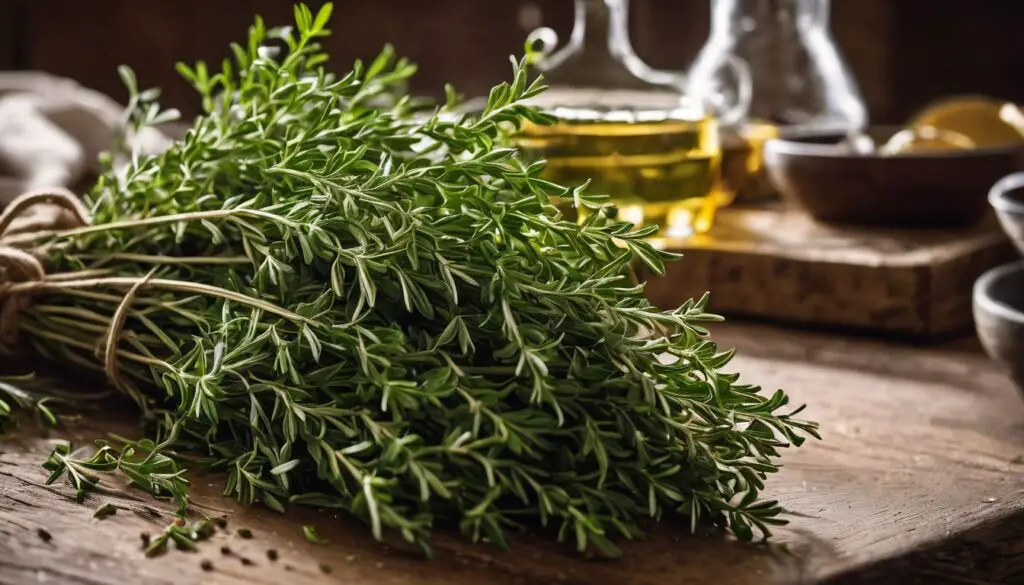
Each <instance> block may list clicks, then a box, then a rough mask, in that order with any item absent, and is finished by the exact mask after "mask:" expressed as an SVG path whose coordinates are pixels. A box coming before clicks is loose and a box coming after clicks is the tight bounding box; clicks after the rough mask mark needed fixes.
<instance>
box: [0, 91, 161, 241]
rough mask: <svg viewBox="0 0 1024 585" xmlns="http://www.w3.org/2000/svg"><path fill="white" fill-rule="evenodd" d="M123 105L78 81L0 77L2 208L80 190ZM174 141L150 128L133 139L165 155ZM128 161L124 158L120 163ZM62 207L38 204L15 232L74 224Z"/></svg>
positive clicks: (108, 144) (136, 145)
mask: <svg viewBox="0 0 1024 585" xmlns="http://www.w3.org/2000/svg"><path fill="white" fill-rule="evenodd" d="M123 115H124V113H123V107H122V106H121V105H120V104H118V103H117V102H116V101H114V100H112V99H110V98H109V97H107V96H105V95H103V94H101V93H99V92H96V91H93V90H90V89H88V88H85V87H82V86H81V85H79V84H77V83H76V82H74V81H72V80H69V79H65V78H61V77H55V76H52V75H48V74H45V73H39V72H22V71H17V72H0V208H2V207H5V206H7V205H8V204H9V203H10V202H11V201H12V200H13V199H14V198H15V197H17V196H18V195H20V194H22V193H24V192H25V191H29V190H38V189H48V188H56V187H65V188H69V189H72V190H74V189H76V188H77V187H79V186H80V184H81V183H82V182H83V181H84V180H86V179H87V178H88V177H90V176H91V175H94V174H95V173H96V172H97V171H98V170H99V169H98V162H97V161H98V158H99V154H100V153H101V152H103V151H105V150H109V149H111V148H113V147H114V144H115V139H116V136H117V134H118V132H119V130H120V128H121V125H122V122H121V121H122V116H123ZM170 141H171V138H170V137H168V136H167V135H165V134H164V133H162V132H160V131H158V130H155V129H146V130H145V131H143V132H140V133H139V134H138V135H135V136H132V137H131V138H130V140H129V142H130V147H131V148H132V149H136V150H138V151H139V152H141V153H156V152H160V151H161V150H163V149H164V148H166V147H167V145H168V144H170ZM119 162H120V164H123V160H122V161H119ZM69 221H70V218H68V217H67V216H66V215H65V213H64V212H63V211H62V208H61V207H59V206H56V205H52V204H44V205H37V206H35V207H33V208H32V209H31V210H28V211H26V213H25V214H24V215H22V216H21V217H19V218H18V219H17V220H16V221H15V223H14V224H12V226H11V228H10V229H9V230H8V232H7V233H8V234H10V233H16V232H25V231H29V230H38V229H51V228H60V227H66V226H68V225H70V224H69V223H68V222H69Z"/></svg>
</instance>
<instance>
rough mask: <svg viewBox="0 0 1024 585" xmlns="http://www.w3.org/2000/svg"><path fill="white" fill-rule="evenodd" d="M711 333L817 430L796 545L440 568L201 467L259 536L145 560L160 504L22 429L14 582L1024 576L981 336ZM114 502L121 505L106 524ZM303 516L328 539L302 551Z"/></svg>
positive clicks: (7, 537)
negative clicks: (71, 482)
mask: <svg viewBox="0 0 1024 585" xmlns="http://www.w3.org/2000/svg"><path fill="white" fill-rule="evenodd" d="M712 333H713V336H714V337H715V339H716V340H718V341H719V343H720V344H722V345H733V346H736V347H738V348H739V351H740V357H738V358H737V359H736V361H735V362H734V366H735V369H736V370H738V371H741V372H742V373H743V375H744V377H745V378H746V379H747V380H749V381H755V382H757V383H759V384H762V385H764V386H766V387H769V388H773V389H774V388H776V387H782V388H785V389H787V390H788V391H789V392H790V393H791V394H792V396H793V398H794V399H795V400H796V401H797V402H807V403H809V405H810V407H809V409H808V417H810V418H814V419H816V420H818V421H820V422H821V425H822V434H823V437H824V440H823V441H821V442H813V443H809V444H808V445H807V446H806V447H804V448H801V449H798V450H793V451H791V452H789V453H786V456H785V458H784V463H785V468H784V470H783V471H782V472H781V473H780V474H778V476H776V477H774V478H772V481H771V482H770V483H769V486H768V495H769V496H771V497H775V498H778V499H780V500H781V501H782V503H783V504H784V506H785V507H786V508H787V510H789V511H790V513H791V520H792V522H791V524H790V526H789V527H787V528H785V529H783V530H781V531H780V532H779V534H778V541H779V542H786V543H787V544H788V546H789V549H790V551H791V553H792V554H788V555H787V554H780V553H779V552H778V551H777V550H776V549H770V548H767V547H762V546H752V545H741V544H737V543H735V542H734V541H732V540H730V539H728V538H725V537H722V536H718V535H715V536H708V535H705V536H689V535H688V534H687V531H686V529H685V528H683V527H681V526H671V525H664V526H662V527H660V528H658V530H657V531H656V532H655V533H654V534H653V535H652V536H651V537H650V538H649V539H648V540H646V541H643V542H637V543H628V544H626V545H625V546H624V550H625V555H624V558H622V559H620V560H618V561H605V562H597V561H588V560H584V559H581V558H578V557H577V556H575V555H574V554H573V553H572V551H570V550H566V549H563V548H559V547H557V546H554V545H553V544H551V543H550V542H549V541H547V540H546V539H545V538H544V537H539V536H538V537H530V538H526V537H522V538H517V539H514V540H513V542H512V550H511V551H509V552H502V551H500V550H497V549H495V548H493V547H488V546H486V545H478V546H473V545H468V544H466V543H465V542H463V541H461V540H459V538H458V537H456V536H450V535H441V536H439V537H438V541H437V548H438V550H439V554H438V556H437V558H436V559H434V560H432V561H425V560H423V559H422V558H420V557H419V556H418V555H416V554H412V553H411V552H408V551H406V550H404V549H402V548H400V547H398V546H387V545H382V544H378V543H376V542H375V541H373V540H372V539H371V538H370V537H369V536H368V531H367V530H366V528H365V527H364V526H362V525H361V524H359V523H358V522H356V521H352V520H349V519H346V518H345V517H343V516H342V517H339V516H335V515H334V514H332V513H328V512H319V511H316V510H304V509H303V510H299V509H291V510H289V512H288V514H287V515H280V514H275V513H272V512H269V511H267V510H264V509H259V508H252V509H243V508H239V507H238V506H236V505H234V504H233V502H232V501H231V500H228V499H226V498H223V497H221V496H219V495H218V494H219V493H220V483H219V482H220V479H219V478H210V479H207V478H206V477H195V476H194V477H193V484H194V491H195V492H196V496H197V497H196V502H197V504H198V505H199V506H200V507H201V508H202V509H203V510H204V511H205V512H206V513H207V514H209V515H211V516H215V515H220V514H226V515H227V517H228V522H229V525H228V527H229V529H235V528H239V527H246V528H249V529H251V530H252V532H253V538H251V539H243V538H241V537H240V536H238V535H237V534H236V533H235V532H234V531H233V530H228V531H225V532H221V533H218V534H217V535H216V536H215V537H213V538H212V539H211V540H209V541H206V542H202V543H199V550H198V552H193V553H185V552H181V551H176V550H171V551H170V552H169V553H168V554H166V555H164V556H163V557H160V558H156V559H147V558H145V557H144V556H143V553H142V552H141V549H140V540H139V534H140V532H143V531H149V532H154V533H155V532H158V531H159V530H160V529H161V528H162V526H164V525H165V524H166V522H167V518H169V516H165V517H164V518H163V519H155V518H152V517H150V516H149V515H147V514H145V513H140V514H133V513H131V511H132V510H133V509H138V507H139V506H141V505H148V504H152V503H153V502H152V500H149V499H148V498H147V497H146V496H144V495H138V494H136V493H126V494H124V495H114V496H101V495H93V496H90V498H89V500H87V502H86V504H84V505H79V504H76V503H75V501H74V499H73V498H72V494H71V491H70V488H69V487H68V486H67V485H66V484H63V483H61V484H56V485H54V486H49V487H44V486H43V485H42V483H43V480H44V478H45V477H46V474H45V472H44V471H43V470H42V469H41V468H40V466H39V464H40V462H41V461H42V460H43V458H44V457H45V455H46V453H47V451H48V450H49V446H48V443H47V440H44V439H39V438H18V439H12V440H7V441H6V442H5V443H3V444H0V451H2V455H0V583H3V584H5V585H6V584H11V585H18V584H21V583H69V584H89V585H92V584H97V585H98V584H103V585H107V584H110V585H134V584H150V583H152V584H164V583H166V584H192V583H197V584H198V583H203V584H219V583H224V584H240V583H248V584H250V585H263V584H271V583H289V584H296V585H297V584H300V583H346V584H351V585H405V584H409V585H412V584H419V585H426V584H435V583H436V584H442V583H443V584H455V585H458V584H462V583H465V584H470V583H472V584H487V585H492V584H493V585H497V584H506V583H508V584H523V585H526V584H534V583H579V584H604V583H608V584H615V585H648V584H650V585H654V584H659V585H660V584H673V585H676V584H678V585H689V584H694V585H697V584H702V585H703V584H714V585H733V584H735V585H763V584H766V585H772V584H790V583H828V584H830V585H835V584H839V583H842V584H850V583H872V584H882V583H900V584H907V583H917V582H919V583H965V584H966V583H970V584H978V583H1014V582H1024V523H1022V520H1024V457H1022V456H1024V403H1022V401H1021V399H1020V398H1019V397H1018V394H1017V392H1016V391H1015V389H1014V388H1013V387H1012V386H1011V384H1010V383H1009V382H1008V381H1007V380H1006V379H1005V378H1004V376H1003V375H1002V374H1001V373H1000V372H999V371H997V369H996V368H995V367H994V366H993V364H992V363H990V362H989V361H988V360H987V359H986V358H985V357H984V356H983V355H982V354H981V352H980V350H979V349H978V348H977V346H976V344H975V343H974V342H973V341H971V340H964V341H963V342H958V343H955V344H950V345H944V346H941V347H932V348H915V347H910V346H906V345H898V344H884V343H881V342H877V341H869V340H863V339H853V338H841V337H835V336H826V335H818V334H807V333H798V332H792V331H784V330H780V329H773V328H767V327H755V326H747V325H731V324H730V325H719V326H717V327H716V328H714V329H713V330H712ZM106 501H112V502H115V503H116V504H118V505H120V506H123V508H122V509H121V511H119V512H118V513H117V514H116V515H114V516H112V517H109V518H106V519H104V520H96V519H94V518H93V517H92V515H93V512H94V510H95V509H96V507H97V506H98V505H100V504H101V503H103V502H106ZM304 524H313V525H315V526H316V528H317V531H318V532H319V533H320V534H321V535H322V536H323V537H325V538H326V539H328V540H329V541H330V542H329V543H328V544H327V545H314V544H311V543H309V542H307V541H306V540H305V539H304V537H303V535H302V531H301V526H302V525H304ZM40 528H43V529H45V530H46V531H47V532H49V533H50V534H52V540H51V541H49V542H44V541H43V540H42V539H41V538H39V536H38V530H39V529H40ZM225 546H226V547H229V548H230V549H231V552H232V554H231V555H223V554H222V553H221V548H222V547H225ZM268 549H274V550H276V551H277V552H278V556H279V558H278V559H277V560H276V561H271V560H270V559H269V558H268V556H267V550H268ZM243 559H245V561H243ZM203 560H208V561H211V562H212V570H209V571H204V569H203V568H201V564H202V561H203ZM322 564H325V565H327V567H329V568H330V573H329V574H328V573H325V572H324V569H325V568H326V567H324V568H321V565H322Z"/></svg>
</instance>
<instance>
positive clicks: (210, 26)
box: [0, 0, 1024, 123]
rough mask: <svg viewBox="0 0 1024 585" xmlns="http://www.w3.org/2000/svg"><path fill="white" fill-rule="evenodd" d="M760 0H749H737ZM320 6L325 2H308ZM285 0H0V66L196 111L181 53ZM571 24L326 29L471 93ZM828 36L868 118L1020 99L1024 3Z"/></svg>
mask: <svg viewBox="0 0 1024 585" xmlns="http://www.w3.org/2000/svg"><path fill="white" fill-rule="evenodd" d="M745 1H756V0H745ZM308 3H309V4H310V5H311V6H312V7H313V8H316V6H318V5H319V4H321V2H319V1H316V0H314V1H312V2H308ZM291 7H292V2H291V1H290V0H0V69H41V70H46V71H49V72H52V73H55V74H59V75H66V76H70V77H73V78H75V79H77V80H79V81H81V82H82V83H84V84H86V85H88V86H90V87H94V88H97V89H99V90H101V91H104V92H106V93H108V94H110V95H113V96H115V97H118V98H120V97H122V96H123V91H122V89H121V87H120V82H119V80H118V77H117V74H116V71H115V69H116V67H117V65H119V64H121V63H126V64H128V65H130V66H131V67H132V68H134V69H135V70H136V73H137V74H138V75H139V77H140V84H141V85H142V86H143V87H151V86H160V87H163V88H164V90H165V92H164V95H165V98H164V102H165V105H175V106H178V107H181V108H182V109H184V110H186V111H195V109H196V108H195V103H194V100H193V96H192V90H191V89H189V88H188V87H187V86H186V85H185V84H184V82H182V81H181V80H180V79H179V78H178V76H177V73H176V72H175V71H174V67H173V65H174V63H175V62H176V61H179V60H185V61H189V62H191V61H194V60H196V59H207V60H213V61H214V62H219V60H220V59H221V58H223V57H225V56H227V55H228V43H229V42H231V41H241V40H243V39H244V37H245V31H246V27H247V26H248V24H249V23H250V22H251V21H252V18H253V15H254V14H257V13H259V14H261V15H263V17H264V18H265V19H266V21H267V22H268V25H277V24H287V23H289V22H290V21H291V18H292V16H291ZM631 11H632V15H631V27H632V30H633V44H634V46H635V48H636V49H637V52H638V53H639V54H640V56H641V57H643V58H644V59H646V60H647V61H648V62H649V63H650V64H651V65H654V66H656V67H661V68H674V69H682V68H685V67H686V66H687V65H688V64H689V62H690V60H691V59H692V58H693V56H694V55H695V53H696V52H697V50H698V49H699V48H700V46H701V45H702V44H703V43H704V40H705V38H706V37H707V32H708V26H709V16H708V14H709V1H708V0H633V2H632V6H631ZM538 20H539V21H541V22H543V24H545V25H548V26H552V27H553V28H555V29H556V30H558V31H559V32H560V33H565V32H567V31H568V30H569V29H570V28H571V26H572V0H372V1H364V0H338V1H336V2H335V11H334V18H333V21H332V23H331V28H332V29H333V31H334V34H333V35H332V37H331V38H330V39H329V40H328V41H327V45H328V50H329V52H330V53H331V55H332V63H333V66H334V67H335V68H338V69H341V70H347V68H348V67H349V66H350V65H351V61H352V60H353V59H354V58H356V57H368V56H372V55H375V54H376V52H377V51H378V50H379V49H380V48H381V47H382V46H383V44H384V43H386V42H391V43H393V44H394V45H395V46H396V48H397V49H398V51H399V52H400V53H401V54H403V55H405V56H408V57H410V58H412V59H413V60H414V61H416V62H418V63H419V64H420V74H419V75H418V76H417V80H416V82H415V84H414V88H413V89H414V90H417V91H421V92H428V93H435V92H437V91H438V90H440V88H442V86H443V84H444V83H445V82H452V83H454V84H455V85H456V87H458V89H459V90H460V91H462V92H463V93H465V94H467V95H474V94H478V93H480V92H483V91H486V90H487V89H488V88H490V87H491V85H493V84H494V83H496V82H497V81H500V80H503V79H505V77H507V76H508V70H509V65H508V56H509V55H510V54H517V55H518V54H519V53H521V51H522V41H523V38H524V36H525V34H526V32H527V30H528V29H530V28H533V26H535V25H536V24H537V21H538ZM832 22H833V25H832V26H833V32H834V36H835V37H836V38H837V40H838V43H839V45H840V48H841V50H842V52H843V55H844V56H845V58H846V60H847V62H848V63H849V65H850V67H851V68H852V69H853V71H854V73H855V75H856V76H857V79H858V82H859V84H860V86H861V90H862V92H863V94H864V96H865V99H866V101H867V103H868V107H869V109H870V112H871V116H872V119H873V120H874V121H875V122H883V123H885V122H893V123H898V122H900V121H902V120H904V119H905V118H906V116H908V115H909V114H910V113H912V112H913V111H914V110H916V109H917V108H919V107H920V106H921V105H923V104H924V103H925V102H927V101H929V100H931V99H934V98H936V97H940V96H944V95H950V94H956V93H986V94H991V95H995V96H999V97H1003V98H1006V99H1013V100H1017V101H1018V102H1024V1H1021V0H834V2H833V7H832Z"/></svg>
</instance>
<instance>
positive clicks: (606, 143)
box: [517, 0, 728, 236]
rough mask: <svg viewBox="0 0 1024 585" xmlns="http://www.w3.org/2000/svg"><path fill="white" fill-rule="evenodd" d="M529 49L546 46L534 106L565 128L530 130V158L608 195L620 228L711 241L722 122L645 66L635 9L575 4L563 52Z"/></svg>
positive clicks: (550, 37)
mask: <svg viewBox="0 0 1024 585" xmlns="http://www.w3.org/2000/svg"><path fill="white" fill-rule="evenodd" d="M530 42H531V44H540V45H542V48H541V50H540V53H539V59H537V60H536V62H535V66H536V68H537V69H539V70H540V71H541V72H543V74H544V77H545V79H546V81H547V83H548V85H549V86H550V87H551V89H549V90H548V91H547V92H545V93H544V94H542V95H540V96H538V97H537V98H535V100H534V104H535V105H537V106H538V107H540V108H541V109H543V110H545V111H547V112H549V113H551V114H553V115H554V116H555V117H556V118H557V119H558V122H557V123H556V124H555V125H554V126H545V127H539V126H527V127H525V128H524V129H523V130H522V131H521V132H520V134H519V135H518V137H517V141H518V144H519V146H520V148H521V149H522V150H523V152H524V153H526V154H527V155H528V156H535V157H543V158H545V159H546V160H547V161H548V165H547V169H546V171H545V172H546V176H547V178H549V179H551V180H554V181H558V182H561V183H564V184H568V185H577V184H581V183H583V182H585V181H587V180H591V181H592V182H591V186H590V187H589V189H590V191H591V192H596V193H604V194H608V195H609V196H610V197H611V198H612V201H613V203H614V204H615V207H616V211H617V213H618V215H619V217H620V218H622V219H627V220H629V221H632V222H633V223H635V224H638V225H645V224H652V223H653V224H658V225H659V226H661V228H662V233H663V234H665V235H671V236H685V235H689V234H692V233H700V232H705V231H707V230H708V229H709V228H710V227H711V225H712V222H713V219H714V214H715V210H716V209H717V207H718V206H719V205H721V204H723V203H726V202H727V200H728V197H726V196H725V195H724V192H723V190H722V185H721V172H720V163H721V151H720V149H719V144H718V130H717V126H716V120H715V118H714V117H713V116H711V115H709V113H708V112H707V111H706V110H705V108H704V107H703V104H702V103H700V102H699V101H695V100H691V99H689V98H687V97H686V96H685V95H684V93H683V91H682V90H681V86H680V83H679V74H673V73H667V72H661V71H656V70H653V69H651V68H650V67H648V66H647V65H646V64H644V63H643V61H642V60H640V58H639V57H637V55H636V53H635V52H634V51H633V48H632V46H631V44H630V41H629V34H628V0H576V22H575V25H574V27H573V30H572V34H571V36H570V38H569V40H568V42H567V43H566V44H565V45H564V46H562V47H560V48H558V49H557V50H553V47H555V46H556V45H557V44H558V38H557V36H556V35H555V33H554V31H551V30H550V29H539V30H537V31H535V32H534V33H532V34H531V38H530ZM534 46H536V45H534ZM564 209H565V211H566V212H567V213H570V214H571V213H574V212H575V211H576V210H572V209H570V208H569V207H568V206H566V207H565V208H564Z"/></svg>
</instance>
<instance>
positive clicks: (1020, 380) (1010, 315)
mask: <svg viewBox="0 0 1024 585" xmlns="http://www.w3.org/2000/svg"><path fill="white" fill-rule="evenodd" d="M988 200H989V203H990V204H991V206H992V208H993V209H994V210H995V212H996V216H997V217H998V218H999V224H1000V225H1001V226H1002V227H1003V230H1004V231H1005V232H1006V234H1007V235H1008V236H1009V237H1010V239H1011V240H1013V243H1014V245H1015V246H1017V249H1018V250H1020V251H1021V252H1022V253H1024V173H1015V174H1012V175H1009V176H1008V177H1006V178H1004V179H1002V180H1000V181H999V182H997V183H996V184H995V186H993V187H992V190H991V191H990V192H989V196H988ZM974 324H975V327H976V328H977V330H978V339H980V340H981V344H982V346H983V347H984V348H985V351H986V352H987V353H988V355H989V356H990V357H991V358H992V359H993V360H995V361H996V362H998V363H999V364H1000V365H1002V366H1003V368H1005V369H1006V371H1007V372H1009V374H1010V377H1011V378H1013V381H1014V383H1016V385H1017V388H1018V389H1019V390H1020V391H1021V392H1022V393H1024V262H1013V263H1011V264H1006V265H1003V266H999V267H997V268H993V269H991V270H989V271H988V272H986V273H985V274H983V275H981V277H980V278H978V280H977V281H976V282H975V283H974Z"/></svg>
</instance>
